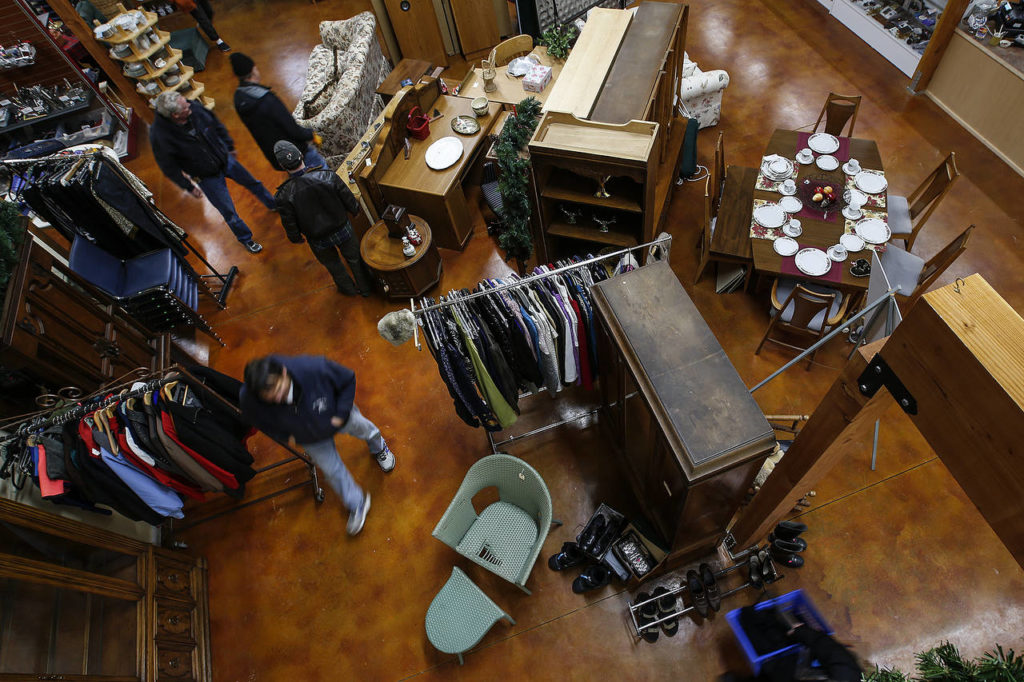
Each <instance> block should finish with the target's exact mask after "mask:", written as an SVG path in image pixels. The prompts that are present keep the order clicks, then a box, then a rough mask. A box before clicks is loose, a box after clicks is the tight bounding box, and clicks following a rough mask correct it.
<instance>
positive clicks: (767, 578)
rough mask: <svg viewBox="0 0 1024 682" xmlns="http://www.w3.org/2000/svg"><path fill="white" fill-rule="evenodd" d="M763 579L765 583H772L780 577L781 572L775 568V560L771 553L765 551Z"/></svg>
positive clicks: (762, 568)
mask: <svg viewBox="0 0 1024 682" xmlns="http://www.w3.org/2000/svg"><path fill="white" fill-rule="evenodd" d="M760 561H761V579H762V580H763V581H764V584H765V585H771V584H772V583H773V582H775V581H776V580H778V579H779V572H778V571H777V570H775V562H774V561H772V557H771V555H770V554H768V553H767V552H765V556H763V557H761V559H760Z"/></svg>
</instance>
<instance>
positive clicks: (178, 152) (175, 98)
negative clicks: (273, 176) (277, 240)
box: [149, 91, 276, 253]
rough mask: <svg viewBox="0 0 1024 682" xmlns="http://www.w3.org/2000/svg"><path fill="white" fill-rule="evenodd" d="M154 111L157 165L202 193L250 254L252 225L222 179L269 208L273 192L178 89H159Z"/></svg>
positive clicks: (220, 127)
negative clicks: (248, 192) (238, 186)
mask: <svg viewBox="0 0 1024 682" xmlns="http://www.w3.org/2000/svg"><path fill="white" fill-rule="evenodd" d="M156 111H157V114H158V116H157V117H156V119H155V120H154V121H153V125H152V126H151V127H150V129H149V142H150V144H151V145H152V146H153V156H154V158H155V159H156V163H157V165H158V166H159V167H160V170H162V171H163V173H164V175H166V176H167V177H168V178H169V179H170V180H171V181H172V182H173V183H174V184H176V185H177V186H178V187H181V188H182V189H183V190H185V191H186V192H188V193H190V194H191V195H192V196H194V197H196V198H197V199H199V198H202V196H203V195H204V194H205V195H206V198H207V199H209V200H210V203H211V204H213V206H214V208H216V209H217V210H218V211H219V212H220V214H221V215H222V216H223V217H224V221H225V222H226V223H227V224H228V227H230V228H231V231H232V232H233V233H234V234H235V239H237V240H238V241H240V242H241V243H242V244H243V245H244V246H245V248H247V249H249V251H250V252H251V253H259V252H260V251H262V250H263V247H262V246H260V244H259V242H257V241H255V240H254V239H253V236H252V230H250V229H249V226H248V225H246V224H245V221H244V220H242V218H241V217H240V216H239V215H238V212H237V211H236V210H235V203H234V202H233V201H232V200H231V194H229V193H228V184H227V181H226V180H225V178H231V179H232V180H234V181H235V182H237V183H238V184H240V185H242V186H243V187H245V188H246V189H247V190H249V191H250V192H252V193H253V194H254V195H255V196H256V198H257V199H259V200H260V202H261V203H262V204H263V205H264V206H266V207H267V208H269V209H271V210H274V209H275V208H276V206H275V205H274V197H272V196H271V195H270V192H268V191H267V188H266V187H264V186H263V183H261V182H260V181H259V180H257V179H256V178H254V177H253V176H252V174H251V173H250V172H249V171H247V170H246V169H245V167H244V166H243V165H242V164H240V163H239V162H238V160H237V159H236V158H235V143H234V140H232V139H231V136H230V135H228V131H227V128H225V127H224V124H223V123H221V122H220V121H219V120H218V119H217V117H216V116H214V115H213V113H212V112H210V111H207V110H206V109H204V108H203V107H202V105H200V104H198V103H197V102H191V103H190V102H189V101H188V100H187V99H185V98H184V97H182V96H181V93H179V92H172V91H168V92H164V93H161V94H160V95H159V96H158V97H157V98H156ZM193 180H194V181H195V182H193ZM196 183H198V186H197V184H196ZM200 188H201V189H200Z"/></svg>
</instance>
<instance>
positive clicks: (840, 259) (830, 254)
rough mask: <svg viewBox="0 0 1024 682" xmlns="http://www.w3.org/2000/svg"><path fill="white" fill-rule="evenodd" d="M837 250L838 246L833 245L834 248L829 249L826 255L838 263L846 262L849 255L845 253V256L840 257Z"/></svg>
mask: <svg viewBox="0 0 1024 682" xmlns="http://www.w3.org/2000/svg"><path fill="white" fill-rule="evenodd" d="M837 250H838V249H836V245H834V244H833V245H832V246H830V247H828V248H827V249H826V250H825V255H827V256H828V257H829V258H831V259H832V260H834V261H835V262H837V263H842V262H843V261H844V260H846V256H847V255H849V254H847V253H844V254H843V255H841V256H840V255H839V254H838V253H836V251H837Z"/></svg>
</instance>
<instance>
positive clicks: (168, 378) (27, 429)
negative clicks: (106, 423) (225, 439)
mask: <svg viewBox="0 0 1024 682" xmlns="http://www.w3.org/2000/svg"><path fill="white" fill-rule="evenodd" d="M129 375H135V376H134V377H132V378H130V379H128V380H126V381H123V382H120V383H115V384H114V385H112V386H108V387H106V388H103V389H100V390H99V391H96V392H95V393H93V394H91V395H89V396H86V397H84V398H81V399H80V402H85V401H88V404H80V405H75V406H73V407H70V408H67V409H65V408H63V407H56V408H50V409H46V410H41V411H39V412H36V413H32V414H27V415H21V416H19V417H16V418H14V419H13V420H11V421H9V422H7V423H13V422H16V421H20V422H21V424H20V426H19V427H18V428H17V429H16V430H15V432H14V434H13V436H14V437H15V438H17V437H22V436H25V435H27V434H29V433H31V432H35V431H38V430H40V429H43V428H46V427H47V426H52V425H55V424H64V423H67V422H69V421H73V420H76V419H80V418H81V417H83V416H85V415H86V414H87V413H89V412H92V411H94V410H98V409H102V408H104V407H107V406H109V405H111V404H113V403H116V402H120V401H122V400H127V399H129V398H139V397H142V396H143V395H144V394H146V393H148V392H150V391H153V390H156V389H158V388H160V387H162V386H165V385H166V384H168V383H170V382H172V381H177V380H179V379H181V378H186V379H189V380H190V381H192V382H194V383H196V384H201V385H204V386H205V383H204V382H203V380H202V379H200V378H199V377H197V376H196V375H194V374H192V373H191V372H190V371H188V370H187V369H185V368H184V367H182V366H180V365H173V366H171V367H169V368H167V369H165V370H162V371H159V372H150V371H149V370H146V369H143V368H140V369H138V370H134V371H133V372H129V373H128V375H125V376H129ZM121 378H122V379H123V378H124V377H121ZM139 381H142V382H144V383H145V384H146V386H145V387H144V388H140V389H135V390H128V391H121V392H118V393H114V394H112V395H110V396H109V397H107V398H104V399H102V400H100V401H95V400H93V398H95V397H96V396H99V395H101V394H105V393H109V392H111V391H116V390H117V388H119V387H123V386H125V385H130V384H133V383H136V382H139ZM206 395H209V396H212V397H213V399H214V400H216V401H217V402H218V403H219V404H221V405H223V406H225V407H227V408H228V409H230V410H231V411H232V412H233V413H234V414H236V415H239V416H240V415H241V414H242V411H241V410H240V409H239V407H238V406H237V405H235V404H234V403H232V402H231V401H230V400H228V399H226V398H225V397H224V396H222V395H220V394H219V393H217V392H216V391H214V390H212V389H210V390H208V391H207V392H206V393H205V394H204V398H205V397H206ZM57 411H59V412H60V414H58V415H56V416H54V412H57ZM268 437H269V436H268ZM5 439H6V437H0V440H5ZM271 440H274V442H275V443H277V444H278V445H280V446H281V447H282V448H284V449H285V450H287V451H288V452H289V453H291V455H292V456H291V457H286V458H284V459H282V460H279V461H277V462H273V463H272V464H268V465H266V466H263V467H260V468H258V469H256V470H255V471H256V474H257V475H258V474H261V473H263V472H266V471H270V470H272V469H276V468H278V467H280V466H283V465H285V464H288V463H290V462H292V461H294V460H295V459H298V460H300V461H301V462H302V463H303V464H305V465H306V467H307V468H308V470H309V479H308V480H305V481H301V482H299V483H294V484H291V485H289V486H287V487H284V488H282V489H280V490H276V491H274V492H271V493H267V494H266V495H261V496H260V497H257V498H254V499H251V500H245V501H244V502H241V503H239V504H237V505H234V506H232V507H230V508H229V509H226V510H224V511H221V512H217V513H215V514H211V515H210V516H207V517H204V518H203V519H201V520H200V521H198V522H196V523H194V524H185V527H189V528H191V527H193V526H196V525H199V524H200V523H204V522H206V521H210V520H212V519H215V518H218V517H220V516H224V515H225V514H229V513H231V512H234V511H237V510H239V509H244V508H245V507H248V506H251V505H253V504H256V503H257V502H262V501H264V500H267V499H270V498H271V497H276V496H277V495H281V494H283V493H286V492H288V491H290V490H294V489H296V488H300V487H302V486H305V485H307V484H309V483H312V485H313V499H314V500H315V501H316V502H317V503H318V504H319V503H321V502H323V501H324V490H323V488H321V487H320V483H319V480H318V478H317V473H316V467H315V466H314V464H313V461H312V460H311V459H310V458H309V456H308V455H306V454H305V453H304V452H300V451H299V450H296V449H295V448H293V447H291V446H290V445H288V444H287V443H282V442H281V441H279V440H276V439H273V438H271Z"/></svg>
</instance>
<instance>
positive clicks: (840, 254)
mask: <svg viewBox="0 0 1024 682" xmlns="http://www.w3.org/2000/svg"><path fill="white" fill-rule="evenodd" d="M832 253H834V254H835V256H836V258H839V259H840V260H842V259H844V258H846V247H845V246H843V245H842V244H836V245H835V246H833V247H832Z"/></svg>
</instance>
